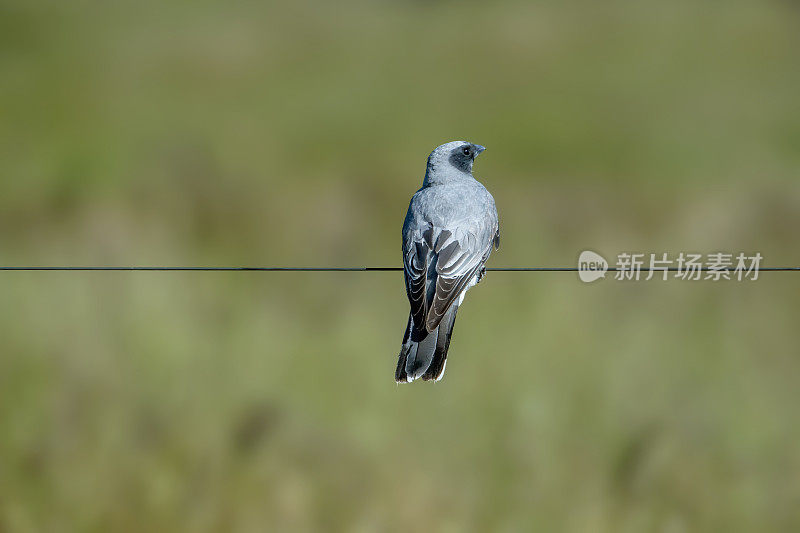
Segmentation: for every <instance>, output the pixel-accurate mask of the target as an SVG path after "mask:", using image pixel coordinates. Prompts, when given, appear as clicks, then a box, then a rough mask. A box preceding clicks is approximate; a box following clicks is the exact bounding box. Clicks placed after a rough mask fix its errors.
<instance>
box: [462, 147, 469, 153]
mask: <svg viewBox="0 0 800 533" xmlns="http://www.w3.org/2000/svg"><path fill="white" fill-rule="evenodd" d="M461 151H462V152H464V155H469V148H468V147H464V149H463V150H461Z"/></svg>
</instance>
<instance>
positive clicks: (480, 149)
mask: <svg viewBox="0 0 800 533" xmlns="http://www.w3.org/2000/svg"><path fill="white" fill-rule="evenodd" d="M472 147H473V148H475V157H478V156H479V155H481V153H482V152H483V151H484V150H486V148H485V147H483V146H481V145H480V144H473V145H472Z"/></svg>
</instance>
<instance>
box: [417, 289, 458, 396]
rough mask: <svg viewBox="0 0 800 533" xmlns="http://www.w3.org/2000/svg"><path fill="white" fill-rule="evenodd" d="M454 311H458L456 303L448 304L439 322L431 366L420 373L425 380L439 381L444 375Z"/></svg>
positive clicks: (454, 322) (454, 321) (453, 322)
mask: <svg viewBox="0 0 800 533" xmlns="http://www.w3.org/2000/svg"><path fill="white" fill-rule="evenodd" d="M456 313H458V303H457V302H456V303H454V304H453V305H452V306H450V309H449V310H448V311H447V314H446V315H445V316H444V318H443V319H442V321H441V322H440V323H439V327H438V328H437V329H438V330H439V335H438V338H437V339H436V351H435V352H434V353H433V361H431V366H429V367H428V370H427V371H426V372H425V373H424V374H423V375H422V379H424V380H425V381H431V380H433V381H439V380H440V379H442V376H443V375H444V367H445V364H446V363H447V350H448V349H449V348H450V337H452V336H453V327H454V326H455V325H456Z"/></svg>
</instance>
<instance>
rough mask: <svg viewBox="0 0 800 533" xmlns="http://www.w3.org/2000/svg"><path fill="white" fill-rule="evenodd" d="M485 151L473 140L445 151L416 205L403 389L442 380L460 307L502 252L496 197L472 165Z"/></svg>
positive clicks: (408, 257)
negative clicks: (411, 384) (487, 265)
mask: <svg viewBox="0 0 800 533" xmlns="http://www.w3.org/2000/svg"><path fill="white" fill-rule="evenodd" d="M484 150H485V148H484V147H483V146H480V145H478V144H471V143H468V142H465V141H453V142H449V143H447V144H443V145H441V146H439V147H437V148H436V149H435V150H434V151H433V152H431V155H429V156H428V166H427V168H426V170H425V179H424V180H423V182H422V188H421V189H420V190H418V191H417V192H416V194H414V196H413V198H411V204H410V205H409V206H408V213H407V214H406V220H405V223H404V224H403V270H404V271H405V280H406V293H407V295H408V301H409V303H410V304H411V313H410V314H409V316H408V326H406V333H405V336H404V337H403V346H402V347H401V349H400V356H399V358H398V360H397V370H396V371H395V380H396V381H397V382H398V383H406V382H411V381H414V380H415V379H417V378H419V377H421V378H422V379H424V380H435V381H439V380H440V379H442V376H443V375H444V368H445V363H446V361H447V349H448V348H449V346H450V336H451V335H452V334H453V326H454V325H455V321H456V313H457V312H458V306H459V305H461V302H463V301H464V294H466V292H467V290H468V289H469V288H470V287H472V286H473V285H475V284H476V283H478V282H479V281H480V280H481V278H482V277H483V275H484V272H485V267H484V264H485V263H486V260H487V259H488V258H489V254H490V253H491V252H492V249H493V248H497V247H498V246H499V245H500V231H499V221H498V217H497V209H496V208H495V205H494V198H492V195H491V194H489V191H487V190H486V188H485V187H484V186H483V185H481V184H480V183H478V181H477V180H476V179H475V178H473V177H472V163H473V162H474V161H475V158H476V157H477V156H478V155H480V153H481V152H483V151H484Z"/></svg>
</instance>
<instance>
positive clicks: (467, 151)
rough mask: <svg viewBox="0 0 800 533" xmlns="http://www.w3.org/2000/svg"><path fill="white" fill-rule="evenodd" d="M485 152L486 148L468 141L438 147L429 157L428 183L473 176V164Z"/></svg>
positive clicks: (426, 173)
mask: <svg viewBox="0 0 800 533" xmlns="http://www.w3.org/2000/svg"><path fill="white" fill-rule="evenodd" d="M484 150H486V148H484V147H483V146H481V145H480V144H472V143H469V142H467V141H451V142H449V143H445V144H443V145H441V146H437V147H436V149H434V150H433V152H431V155H429V156H428V168H427V170H426V172H425V181H426V183H428V184H430V183H436V182H437V181H443V180H446V179H447V178H448V177H451V176H458V175H463V174H469V175H472V163H473V162H475V158H476V157H478V156H479V155H480V154H481V152H483V151H484Z"/></svg>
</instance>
